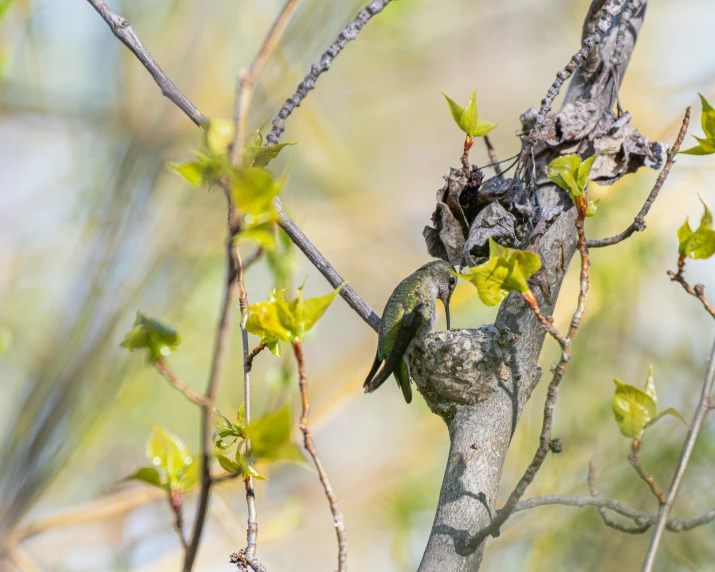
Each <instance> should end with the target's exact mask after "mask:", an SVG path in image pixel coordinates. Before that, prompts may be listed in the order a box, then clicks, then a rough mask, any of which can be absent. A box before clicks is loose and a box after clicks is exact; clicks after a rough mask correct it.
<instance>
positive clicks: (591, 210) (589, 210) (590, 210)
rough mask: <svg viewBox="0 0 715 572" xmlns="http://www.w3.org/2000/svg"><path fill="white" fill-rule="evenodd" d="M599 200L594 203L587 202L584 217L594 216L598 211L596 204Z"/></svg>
mask: <svg viewBox="0 0 715 572" xmlns="http://www.w3.org/2000/svg"><path fill="white" fill-rule="evenodd" d="M600 202H601V199H596V200H595V201H588V206H587V207H586V216H594V215H595V214H596V211H597V210H598V203H600Z"/></svg>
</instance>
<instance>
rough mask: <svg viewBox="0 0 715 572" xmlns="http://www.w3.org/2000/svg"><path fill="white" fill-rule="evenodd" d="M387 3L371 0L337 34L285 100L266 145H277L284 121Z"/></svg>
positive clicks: (384, 0) (388, 0)
mask: <svg viewBox="0 0 715 572" xmlns="http://www.w3.org/2000/svg"><path fill="white" fill-rule="evenodd" d="M389 3H390V0H373V1H372V2H370V3H369V4H368V5H367V6H365V8H363V9H362V10H360V12H358V14H357V16H355V19H354V20H352V21H351V22H349V23H348V25H347V26H345V28H343V30H342V31H341V32H340V34H338V38H337V39H336V40H335V41H334V42H333V43H332V45H331V46H330V47H329V48H328V50H327V51H326V52H325V53H324V54H323V55H322V56H321V57H320V60H319V61H318V63H315V64H313V65H312V66H311V68H310V72H309V73H308V75H306V76H305V78H304V79H303V81H301V82H300V83H299V84H298V89H296V92H295V93H294V94H293V95H292V96H291V97H290V98H288V99H287V100H286V102H285V103H284V104H283V107H281V109H280V111H279V112H278V115H276V117H275V119H273V129H271V132H270V133H269V134H268V136H267V137H266V142H267V144H269V145H275V144H276V143H278V141H279V139H280V137H281V134H282V133H283V130H284V129H285V122H286V119H288V116H289V115H290V114H291V113H293V110H294V109H295V108H296V107H298V106H300V104H301V103H302V102H303V100H304V99H305V98H306V97H307V96H308V93H309V92H310V90H312V89H313V88H314V87H315V83H316V82H317V81H318V78H319V77H320V76H321V74H323V73H324V72H326V71H328V70H329V69H330V64H332V62H333V60H334V59H335V58H336V57H337V56H338V54H339V53H340V52H341V51H343V48H345V46H346V45H347V43H348V42H350V41H352V40H354V39H355V38H357V37H358V34H359V33H360V30H362V29H363V27H364V26H365V24H367V23H368V22H369V21H370V18H372V17H373V16H374V15H375V14H379V13H380V12H382V11H383V10H384V9H385V6H387V5H388V4H389Z"/></svg>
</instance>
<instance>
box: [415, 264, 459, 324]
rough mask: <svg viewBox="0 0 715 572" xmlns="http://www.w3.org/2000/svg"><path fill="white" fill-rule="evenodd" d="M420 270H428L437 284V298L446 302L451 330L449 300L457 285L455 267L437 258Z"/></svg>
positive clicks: (430, 277) (431, 278)
mask: <svg viewBox="0 0 715 572" xmlns="http://www.w3.org/2000/svg"><path fill="white" fill-rule="evenodd" d="M420 270H421V271H423V272H426V273H427V274H428V275H429V279H430V280H431V281H432V282H433V283H434V284H436V285H437V298H439V299H440V300H442V303H443V304H444V311H445V314H446V315H447V329H448V330H449V329H450V319H449V300H450V298H452V292H454V289H455V287H456V286H457V277H456V276H455V274H454V268H453V267H452V265H451V264H449V263H448V262H445V261H444V260H435V261H434V262H428V263H427V264H425V265H424V266H423V267H422V268H420Z"/></svg>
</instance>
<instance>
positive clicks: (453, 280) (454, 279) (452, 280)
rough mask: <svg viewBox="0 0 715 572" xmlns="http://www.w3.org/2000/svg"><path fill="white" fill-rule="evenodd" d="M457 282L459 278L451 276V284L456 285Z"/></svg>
mask: <svg viewBox="0 0 715 572" xmlns="http://www.w3.org/2000/svg"><path fill="white" fill-rule="evenodd" d="M456 283H457V279H456V278H455V277H454V276H452V277H450V279H449V285H450V286H454V285H455V284H456Z"/></svg>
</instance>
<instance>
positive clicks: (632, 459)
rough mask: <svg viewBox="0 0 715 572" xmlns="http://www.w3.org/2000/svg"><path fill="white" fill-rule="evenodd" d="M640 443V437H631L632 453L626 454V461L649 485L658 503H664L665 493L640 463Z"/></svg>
mask: <svg viewBox="0 0 715 572" xmlns="http://www.w3.org/2000/svg"><path fill="white" fill-rule="evenodd" d="M641 443H642V441H641V440H640V439H633V443H632V444H631V451H632V453H631V454H630V455H628V462H629V463H630V464H631V465H633V468H634V469H635V470H636V472H637V473H638V476H639V477H640V478H641V479H643V480H644V481H645V483H646V484H647V485H648V486H649V487H650V490H651V491H652V492H653V494H654V495H655V497H656V498H657V499H658V501H660V503H664V502H665V495H664V494H663V493H662V492H661V491H660V487H658V483H656V482H655V478H653V475H651V474H650V473H648V472H647V471H646V470H645V469H644V468H643V466H642V465H641V461H640V451H641Z"/></svg>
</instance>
